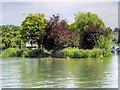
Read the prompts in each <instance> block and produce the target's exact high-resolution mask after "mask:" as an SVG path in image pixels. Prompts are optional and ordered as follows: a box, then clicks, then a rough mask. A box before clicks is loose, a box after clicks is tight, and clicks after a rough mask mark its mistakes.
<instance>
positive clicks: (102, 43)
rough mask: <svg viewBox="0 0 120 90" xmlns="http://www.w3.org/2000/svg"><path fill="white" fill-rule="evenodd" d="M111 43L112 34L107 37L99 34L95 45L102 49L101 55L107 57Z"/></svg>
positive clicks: (109, 53)
mask: <svg viewBox="0 0 120 90" xmlns="http://www.w3.org/2000/svg"><path fill="white" fill-rule="evenodd" d="M111 45H112V35H111V34H109V35H108V36H107V37H104V36H100V39H99V40H98V45H97V47H98V48H100V49H102V50H103V56H104V57H108V56H110V55H111V52H110V49H111Z"/></svg>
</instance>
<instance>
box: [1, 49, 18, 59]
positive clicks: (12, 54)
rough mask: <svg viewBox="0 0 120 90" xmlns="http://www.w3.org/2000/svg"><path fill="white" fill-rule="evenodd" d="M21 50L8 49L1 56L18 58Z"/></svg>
mask: <svg viewBox="0 0 120 90" xmlns="http://www.w3.org/2000/svg"><path fill="white" fill-rule="evenodd" d="M19 51H20V50H19V49H17V48H8V49H6V50H5V51H4V52H3V53H2V54H1V55H0V56H2V57H16V56H18V54H19Z"/></svg>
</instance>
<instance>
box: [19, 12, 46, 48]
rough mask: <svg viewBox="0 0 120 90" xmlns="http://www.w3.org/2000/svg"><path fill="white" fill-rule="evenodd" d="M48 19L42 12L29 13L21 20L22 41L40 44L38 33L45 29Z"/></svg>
mask: <svg viewBox="0 0 120 90" xmlns="http://www.w3.org/2000/svg"><path fill="white" fill-rule="evenodd" d="M47 23H48V20H47V19H46V17H45V15H44V14H40V13H39V14H31V13H30V14H29V15H28V16H27V17H26V18H25V20H24V21H23V22H22V25H21V26H22V30H21V34H22V38H23V40H24V42H28V41H30V43H31V45H32V44H33V43H36V42H37V44H38V47H40V45H41V41H40V40H41V39H40V34H41V33H42V32H44V31H45V28H46V25H47Z"/></svg>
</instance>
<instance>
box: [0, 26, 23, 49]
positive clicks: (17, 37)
mask: <svg viewBox="0 0 120 90" xmlns="http://www.w3.org/2000/svg"><path fill="white" fill-rule="evenodd" d="M20 30H21V27H20V26H14V25H2V26H0V31H1V33H0V40H1V41H2V43H0V47H1V48H2V49H7V48H9V47H13V48H21V47H23V45H24V43H23V40H22V39H21V34H20Z"/></svg>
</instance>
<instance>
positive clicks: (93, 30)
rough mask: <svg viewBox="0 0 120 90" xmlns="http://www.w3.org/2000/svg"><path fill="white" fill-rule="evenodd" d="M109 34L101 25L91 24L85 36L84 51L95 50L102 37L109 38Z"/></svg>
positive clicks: (86, 29)
mask: <svg viewBox="0 0 120 90" xmlns="http://www.w3.org/2000/svg"><path fill="white" fill-rule="evenodd" d="M107 35H108V32H107V31H106V30H104V29H101V28H100V26H99V25H97V26H95V25H94V24H92V23H91V24H89V25H88V27H86V28H85V31H84V34H83V49H93V48H94V47H95V46H96V45H97V44H98V43H97V42H98V40H99V39H100V36H104V37H107Z"/></svg>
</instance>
